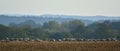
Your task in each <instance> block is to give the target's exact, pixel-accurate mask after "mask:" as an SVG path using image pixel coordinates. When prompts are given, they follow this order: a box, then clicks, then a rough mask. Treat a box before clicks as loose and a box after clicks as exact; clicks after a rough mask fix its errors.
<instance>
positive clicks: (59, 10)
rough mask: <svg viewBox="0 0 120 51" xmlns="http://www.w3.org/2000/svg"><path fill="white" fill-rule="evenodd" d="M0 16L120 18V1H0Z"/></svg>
mask: <svg viewBox="0 0 120 51" xmlns="http://www.w3.org/2000/svg"><path fill="white" fill-rule="evenodd" d="M0 14H33V15H42V14H59V15H82V16H94V15H104V16H120V0H0Z"/></svg>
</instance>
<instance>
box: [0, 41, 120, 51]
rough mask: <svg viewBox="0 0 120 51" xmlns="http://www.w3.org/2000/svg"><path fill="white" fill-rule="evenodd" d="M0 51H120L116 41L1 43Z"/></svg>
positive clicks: (119, 45)
mask: <svg viewBox="0 0 120 51" xmlns="http://www.w3.org/2000/svg"><path fill="white" fill-rule="evenodd" d="M0 51H120V42H119V41H117V42H115V41H96V42H95V41H61V42H52V41H43V42H34V41H33V42H23V41H20V42H2V43H0Z"/></svg>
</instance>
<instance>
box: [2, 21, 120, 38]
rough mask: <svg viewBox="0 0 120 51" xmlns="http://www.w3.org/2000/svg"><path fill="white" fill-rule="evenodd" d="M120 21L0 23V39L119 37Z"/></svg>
mask: <svg viewBox="0 0 120 51" xmlns="http://www.w3.org/2000/svg"><path fill="white" fill-rule="evenodd" d="M119 26H120V21H114V22H112V21H109V20H105V21H103V22H95V23H92V24H90V25H85V24H84V23H83V22H82V21H80V20H71V21H66V22H62V23H59V22H57V21H54V20H51V21H48V22H45V23H43V24H42V25H40V24H36V23H35V22H34V21H32V20H28V21H25V22H23V23H20V24H15V23H10V24H9V26H5V25H2V24H0V39H1V40H2V39H5V38H31V39H36V38H39V39H42V40H46V39H63V38H76V39H80V38H84V39H89V38H90V39H91V38H94V39H104V38H105V39H106V38H117V39H120V27H119Z"/></svg>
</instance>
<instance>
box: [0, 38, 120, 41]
mask: <svg viewBox="0 0 120 51" xmlns="http://www.w3.org/2000/svg"><path fill="white" fill-rule="evenodd" d="M12 41H16V42H19V41H23V42H30V41H36V42H42V41H53V42H55V41H58V42H60V41H119V40H118V39H116V38H107V39H76V38H63V39H46V40H42V39H39V38H36V39H30V38H5V39H2V40H0V42H12Z"/></svg>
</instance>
